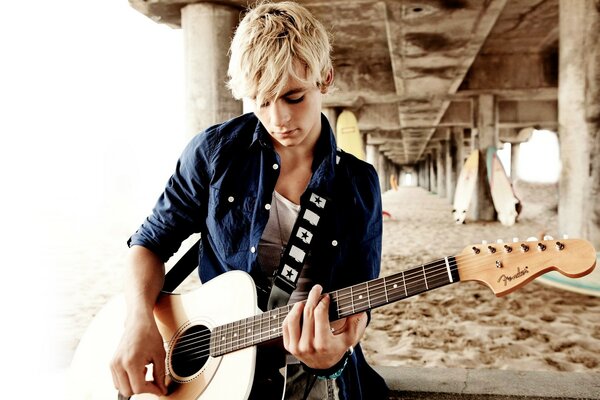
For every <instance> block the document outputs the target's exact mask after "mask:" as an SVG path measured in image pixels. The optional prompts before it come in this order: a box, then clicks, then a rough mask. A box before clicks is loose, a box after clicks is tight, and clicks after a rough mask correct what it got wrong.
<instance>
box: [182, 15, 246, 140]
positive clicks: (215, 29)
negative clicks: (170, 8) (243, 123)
mask: <svg viewBox="0 0 600 400" xmlns="http://www.w3.org/2000/svg"><path fill="white" fill-rule="evenodd" d="M238 21H239V11H238V10H236V9H234V8H231V7H227V6H222V5H216V4H211V3H195V4H189V5H187V6H185V7H183V8H182V9H181V26H182V28H183V40H184V46H185V79H186V85H185V86H186V94H185V96H186V109H187V135H188V136H190V137H191V136H193V135H195V134H197V133H198V132H200V131H202V130H203V129H206V128H208V127H209V126H211V125H214V124H216V123H219V122H222V121H225V120H227V119H229V118H232V117H235V116H237V115H240V114H241V112H242V102H241V101H237V100H235V99H234V98H233V97H232V96H231V92H230V91H229V90H228V89H227V88H226V87H225V82H226V80H227V67H228V65H229V57H228V56H227V52H228V50H229V43H230V41H231V37H232V34H233V30H234V28H235V26H236V25H237V23H238Z"/></svg>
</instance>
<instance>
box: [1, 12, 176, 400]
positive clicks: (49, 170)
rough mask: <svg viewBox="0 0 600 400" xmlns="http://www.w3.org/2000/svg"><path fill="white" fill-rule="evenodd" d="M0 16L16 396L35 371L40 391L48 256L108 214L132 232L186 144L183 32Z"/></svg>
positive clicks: (139, 22) (55, 17) (71, 16)
mask: <svg viewBox="0 0 600 400" xmlns="http://www.w3.org/2000/svg"><path fill="white" fill-rule="evenodd" d="M2 15H3V19H2V24H0V57H1V61H0V137H1V142H0V171H1V172H0V174H2V177H1V179H2V182H3V188H2V194H3V195H2V196H1V197H0V198H1V200H0V202H1V205H2V208H1V209H2V221H3V222H2V225H1V226H2V227H1V228H0V229H1V231H2V238H1V240H2V241H1V242H0V243H2V248H3V256H4V257H3V266H4V268H3V277H2V281H3V283H4V284H3V291H2V292H1V293H2V294H0V296H1V297H0V301H1V302H2V307H3V308H2V311H3V320H4V321H5V323H6V324H8V325H10V326H12V327H14V328H13V329H3V333H2V338H1V339H2V343H4V345H5V347H6V350H7V351H8V353H9V354H8V355H7V356H5V359H6V360H7V361H9V360H10V361H9V362H6V363H4V365H5V366H9V367H10V368H11V371H4V370H2V371H1V372H0V373H2V376H4V377H5V378H6V379H5V380H6V381H9V378H7V376H8V377H11V376H14V379H10V380H11V381H12V383H11V385H9V386H10V387H9V388H8V390H9V392H10V390H12V389H11V387H12V388H15V390H18V391H22V390H24V389H23V387H20V385H19V384H18V382H19V381H20V380H23V383H24V384H25V383H26V382H25V381H26V380H27V379H25V377H23V376H21V377H19V376H17V372H20V373H23V371H28V374H29V373H33V374H34V375H35V376H36V380H37V375H36V374H35V369H34V370H32V368H35V367H34V364H35V365H38V367H39V368H40V370H41V371H45V374H42V375H41V376H40V378H42V379H43V378H44V377H46V378H47V379H48V375H47V373H48V370H47V367H44V365H45V364H46V362H47V357H48V356H49V354H50V353H49V351H50V350H49V347H52V345H53V344H52V343H49V337H48V331H49V330H51V329H52V326H51V325H52V321H49V320H48V315H49V312H50V310H51V309H52V308H53V307H54V304H55V302H56V301H57V300H56V299H55V298H53V296H52V295H51V294H50V290H51V289H50V287H52V286H54V284H55V282H56V281H57V280H60V279H61V277H60V276H59V277H57V276H56V268H55V267H56V266H55V265H52V264H53V263H52V261H53V258H52V257H49V256H48V254H53V252H54V253H55V252H56V250H55V249H54V246H55V245H56V243H58V242H65V243H68V242H69V241H70V240H71V239H74V238H77V236H78V235H81V234H83V233H84V231H85V229H90V227H93V226H95V224H94V222H95V221H104V220H106V219H107V218H109V217H110V215H111V213H113V212H114V211H116V210H119V212H120V213H121V215H123V214H125V215H127V220H125V221H123V220H120V221H118V223H120V224H124V225H127V226H131V227H132V229H135V228H133V227H134V226H136V224H139V223H140V222H141V221H142V220H143V218H144V216H145V215H147V214H148V212H149V211H150V209H151V207H152V205H153V204H154V201H155V199H156V196H157V195H158V193H159V191H160V190H161V188H162V187H163V186H164V183H165V182H166V179H167V178H168V176H169V175H170V173H171V171H172V169H173V168H174V166H175V161H176V159H177V156H178V155H179V153H180V152H181V150H182V148H183V145H184V143H185V141H186V139H185V137H184V107H183V100H184V98H183V96H184V94H183V79H184V71H183V63H182V61H183V45H182V39H181V31H180V30H173V29H171V28H168V27H165V26H163V25H159V24H157V23H155V22H153V21H151V20H149V19H147V18H146V17H144V16H143V15H141V14H140V13H138V12H137V11H135V10H133V9H132V8H131V7H130V6H129V3H128V2H127V0H117V1H114V0H109V1H102V2H99V1H91V0H60V1H36V0H33V1H21V2H19V1H13V2H10V3H8V4H4V5H3V7H2ZM149 160H150V162H149ZM70 243H72V244H73V243H74V242H70ZM75 243H77V242H75ZM49 260H50V261H49ZM6 282H10V283H9V284H8V285H7V284H6ZM33 323H35V324H37V331H35V332H33V331H32V330H31V329H27V327H31V325H32V324H33ZM49 325H50V326H49ZM5 336H6V337H5ZM24 352H25V354H27V355H26V356H24V354H23V353H24ZM32 354H35V357H32ZM11 364H12V365H11ZM43 385H44V382H43V381H37V383H36V386H38V387H39V389H42V387H43ZM45 389H49V392H50V394H49V398H60V396H58V397H54V396H53V395H52V394H51V393H52V389H51V388H45ZM3 394H4V397H6V396H7V393H6V388H5V389H4V391H3ZM15 394H16V392H15ZM8 397H10V396H8ZM34 397H35V396H34Z"/></svg>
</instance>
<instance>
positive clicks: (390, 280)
mask: <svg viewBox="0 0 600 400" xmlns="http://www.w3.org/2000/svg"><path fill="white" fill-rule="evenodd" d="M467 256H468V257H473V255H463V256H462V257H467ZM457 257H461V256H457ZM440 261H442V260H440ZM444 264H445V260H443V263H442V262H440V263H438V264H437V266H438V267H439V266H440V265H444ZM452 264H454V265H452V267H455V266H456V263H454V262H452ZM435 265H436V262H433V263H430V264H428V266H427V267H425V266H424V265H422V266H421V268H419V267H414V268H411V269H410V270H407V271H405V274H404V277H403V280H404V281H409V280H410V279H411V278H412V276H414V275H419V276H420V275H422V273H423V272H422V271H426V269H432V268H434V267H435ZM477 267H478V266H477ZM467 268H469V267H467ZM415 270H416V271H415ZM411 271H415V272H414V273H413V274H412V276H411V274H409V272H411ZM399 275H402V273H397V274H394V275H392V276H388V277H385V278H377V279H375V280H373V281H370V283H371V287H370V288H368V289H367V286H366V285H365V286H364V287H363V288H362V289H357V288H356V287H355V286H360V285H364V284H359V285H355V286H353V288H355V289H357V290H362V291H367V290H368V291H369V296H370V297H371V299H373V300H377V301H379V299H377V297H379V298H381V299H382V298H385V291H386V289H385V287H383V290H384V292H383V293H384V295H383V296H381V293H378V292H377V291H379V292H381V288H378V289H373V288H374V287H377V286H384V285H383V283H384V280H385V286H389V285H390V284H393V283H394V282H395V281H398V282H399V280H400V276H399ZM436 275H444V276H445V275H446V270H442V271H440V272H437V273H435V274H432V273H431V272H430V276H428V279H427V282H432V283H433V285H432V286H435V285H436V284H437V282H435V281H433V280H434V279H435V278H436ZM424 281H425V280H424V279H422V278H420V279H419V282H418V284H417V285H418V287H420V288H423V284H422V283H421V282H424ZM444 281H445V280H444ZM443 283H446V282H443ZM417 285H415V283H414V282H412V283H408V284H403V285H402V287H400V289H396V290H400V291H401V289H403V288H404V287H405V286H406V289H407V290H408V289H409V288H413V287H415V286H417ZM348 289H350V288H345V289H341V290H339V291H336V292H332V293H337V294H338V296H336V299H334V301H336V302H337V303H338V304H339V303H343V302H344V301H345V299H344V297H346V298H347V297H354V296H352V293H350V296H348V295H344V294H343V292H342V291H346V292H347V291H348ZM390 290H393V289H390ZM411 290H412V289H411ZM388 297H389V293H388ZM403 297H406V296H401V297H399V298H398V299H401V298H403ZM394 301H397V300H394ZM363 302H365V301H364V300H363ZM383 304H386V303H383ZM379 305H382V304H379ZM369 307H371V306H369ZM352 308H353V307H352V306H349V307H348V310H345V309H344V307H343V306H342V308H341V309H340V308H338V310H339V311H341V312H342V314H343V313H344V312H346V311H349V310H350V309H352ZM265 314H267V315H268V316H267V317H266V318H265V317H264V316H263V317H262V318H261V314H259V315H258V316H254V317H250V318H252V322H251V323H252V324H253V325H256V323H257V321H256V317H258V319H259V320H258V323H259V324H263V323H265V322H266V321H267V320H269V319H271V316H272V315H271V314H272V313H269V312H268V313H265ZM279 317H281V316H279ZM284 317H285V315H284ZM242 321H243V322H242ZM249 322H250V321H249V320H247V319H245V320H241V321H239V322H237V323H236V322H233V323H229V324H226V325H223V326H222V327H221V328H223V327H224V329H221V333H222V334H225V335H227V334H229V333H231V332H233V331H234V330H236V329H237V330H238V331H239V329H240V327H239V325H240V323H243V324H245V326H247V325H248V323H249ZM228 325H230V326H231V328H230V327H229V326H228ZM259 334H260V332H259ZM190 335H196V334H190ZM186 336H188V335H183V336H181V338H184V337H186ZM210 336H211V333H210V332H209V333H206V334H204V337H208V338H210ZM246 338H247V336H246ZM191 339H192V340H194V343H197V341H196V339H197V338H194V337H192V338H191ZM240 340H244V338H242V339H235V340H234V341H240ZM183 342H185V340H180V341H179V343H183ZM219 346H220V347H222V346H223V345H219ZM182 347H183V346H182Z"/></svg>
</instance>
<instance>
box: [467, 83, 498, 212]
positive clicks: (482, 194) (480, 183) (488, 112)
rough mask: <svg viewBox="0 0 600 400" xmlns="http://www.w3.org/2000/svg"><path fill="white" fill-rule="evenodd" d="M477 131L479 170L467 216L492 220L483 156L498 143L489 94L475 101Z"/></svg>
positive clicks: (491, 100)
mask: <svg viewBox="0 0 600 400" xmlns="http://www.w3.org/2000/svg"><path fill="white" fill-rule="evenodd" d="M477 131H478V144H477V145H476V146H475V148H476V149H479V171H478V174H477V176H478V178H477V184H476V185H475V193H474V195H473V198H472V199H471V206H470V207H469V212H468V214H469V218H471V219H473V220H479V221H494V220H495V219H496V210H495V209H494V203H493V202H492V195H491V191H490V187H489V186H490V185H489V183H488V180H487V168H486V162H485V157H486V153H487V148H488V147H490V146H494V147H495V146H496V144H497V143H498V129H497V124H496V104H495V99H494V96H493V95H491V94H481V95H479V98H478V102H477Z"/></svg>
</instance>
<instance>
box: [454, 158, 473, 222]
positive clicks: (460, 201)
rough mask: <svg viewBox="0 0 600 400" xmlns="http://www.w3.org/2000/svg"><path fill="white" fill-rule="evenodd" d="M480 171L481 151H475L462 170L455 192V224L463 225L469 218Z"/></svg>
mask: <svg viewBox="0 0 600 400" xmlns="http://www.w3.org/2000/svg"><path fill="white" fill-rule="evenodd" d="M478 170H479V150H473V151H472V152H471V154H470V155H469V157H468V158H467V161H465V165H463V167H462V169H461V170H460V175H459V176H458V182H457V183H456V191H455V192H454V203H453V205H454V209H453V210H452V215H453V217H454V222H456V223H457V224H462V223H464V222H465V218H466V217H467V210H468V209H469V204H470V203H471V198H472V197H473V191H474V190H475V183H476V182H477V171H478Z"/></svg>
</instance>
